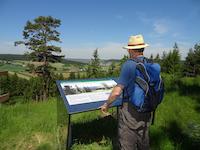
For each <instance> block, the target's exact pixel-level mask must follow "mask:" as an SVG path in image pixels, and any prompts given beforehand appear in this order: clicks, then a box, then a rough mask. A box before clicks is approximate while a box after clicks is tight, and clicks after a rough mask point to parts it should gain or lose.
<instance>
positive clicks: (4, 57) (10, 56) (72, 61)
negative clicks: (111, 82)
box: [0, 54, 119, 64]
mask: <svg viewBox="0 0 200 150" xmlns="http://www.w3.org/2000/svg"><path fill="white" fill-rule="evenodd" d="M0 60H8V61H11V60H28V58H27V57H26V56H25V55H20V54H0ZM90 61H91V60H90V59H77V58H68V59H66V58H64V59H63V60H62V62H63V63H70V64H77V63H78V64H87V63H89V62H90ZM101 62H102V63H104V64H107V63H109V62H119V60H117V59H109V60H101Z"/></svg>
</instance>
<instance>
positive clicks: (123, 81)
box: [117, 56, 144, 101]
mask: <svg viewBox="0 0 200 150" xmlns="http://www.w3.org/2000/svg"><path fill="white" fill-rule="evenodd" d="M143 58H144V57H143V56H139V57H137V59H143ZM135 71H136V62H135V61H133V60H130V59H129V60H127V61H126V62H125V63H124V64H123V66H122V69H121V72H120V76H119V79H118V81H117V84H118V85H122V86H123V87H124V101H128V98H129V97H130V96H131V95H132V93H133V90H134V83H135Z"/></svg>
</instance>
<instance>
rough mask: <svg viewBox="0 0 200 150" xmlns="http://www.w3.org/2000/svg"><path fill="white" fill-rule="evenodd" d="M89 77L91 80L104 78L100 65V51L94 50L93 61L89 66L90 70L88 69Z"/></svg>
mask: <svg viewBox="0 0 200 150" xmlns="http://www.w3.org/2000/svg"><path fill="white" fill-rule="evenodd" d="M87 76H88V77H89V78H98V77H102V68H101V65H100V58H99V55H98V49H96V50H94V53H93V58H92V59H91V61H90V63H89V65H88V68H87Z"/></svg>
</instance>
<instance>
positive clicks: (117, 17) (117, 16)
mask: <svg viewBox="0 0 200 150" xmlns="http://www.w3.org/2000/svg"><path fill="white" fill-rule="evenodd" d="M115 18H116V19H119V20H122V19H123V18H124V17H123V16H122V15H116V16H115Z"/></svg>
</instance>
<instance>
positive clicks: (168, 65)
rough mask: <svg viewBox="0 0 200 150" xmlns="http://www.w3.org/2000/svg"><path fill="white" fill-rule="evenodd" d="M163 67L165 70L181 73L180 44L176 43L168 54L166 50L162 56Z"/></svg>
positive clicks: (174, 73) (171, 72) (173, 73)
mask: <svg viewBox="0 0 200 150" xmlns="http://www.w3.org/2000/svg"><path fill="white" fill-rule="evenodd" d="M162 58H163V60H162V63H161V65H162V69H163V71H164V72H166V73H169V74H172V75H173V76H175V75H180V72H181V65H180V54H179V48H178V45H177V44H176V43H175V45H174V47H173V50H172V51H170V52H169V53H168V54H166V52H164V53H163V56H162Z"/></svg>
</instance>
